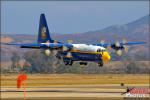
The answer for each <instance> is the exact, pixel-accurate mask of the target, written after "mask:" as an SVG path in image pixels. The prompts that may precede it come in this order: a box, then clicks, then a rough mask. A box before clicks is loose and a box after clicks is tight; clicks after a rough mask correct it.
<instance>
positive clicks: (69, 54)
mask: <svg viewBox="0 0 150 100" xmlns="http://www.w3.org/2000/svg"><path fill="white" fill-rule="evenodd" d="M67 42H68V44H72V43H73V40H68V41H67ZM72 49H73V48H72ZM63 50H65V51H67V54H66V57H68V58H72V53H71V52H70V50H69V48H67V47H66V46H63Z"/></svg>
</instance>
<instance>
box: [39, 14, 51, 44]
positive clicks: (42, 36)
mask: <svg viewBox="0 0 150 100" xmlns="http://www.w3.org/2000/svg"><path fill="white" fill-rule="evenodd" d="M37 42H38V43H45V42H53V40H52V39H51V37H50V34H49V29H48V26H47V22H46V18H45V15H44V14H41V16H40V23H39V32H38V41H37Z"/></svg>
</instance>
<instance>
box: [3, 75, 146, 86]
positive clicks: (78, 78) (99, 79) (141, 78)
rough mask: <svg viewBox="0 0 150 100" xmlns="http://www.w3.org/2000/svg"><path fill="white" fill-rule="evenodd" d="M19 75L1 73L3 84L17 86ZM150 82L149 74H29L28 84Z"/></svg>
mask: <svg viewBox="0 0 150 100" xmlns="http://www.w3.org/2000/svg"><path fill="white" fill-rule="evenodd" d="M16 80H17V75H14V74H13V75H1V86H16ZM120 83H124V84H149V75H147V74H99V75H97V74H84V75H80V74H33V75H31V74H29V75H28V79H27V81H26V85H27V86H51V85H94V84H95V85H96V84H120Z"/></svg>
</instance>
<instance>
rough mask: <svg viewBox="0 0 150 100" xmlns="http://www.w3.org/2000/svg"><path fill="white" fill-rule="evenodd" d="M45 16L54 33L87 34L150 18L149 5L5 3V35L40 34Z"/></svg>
mask: <svg viewBox="0 0 150 100" xmlns="http://www.w3.org/2000/svg"><path fill="white" fill-rule="evenodd" d="M41 13H45V15H46V19H47V23H48V27H49V31H50V32H51V33H61V34H71V33H84V32H88V31H95V30H101V29H103V28H106V27H108V26H111V25H121V24H126V23H128V22H132V21H134V20H137V19H139V18H141V17H143V16H145V15H148V14H149V1H2V2H1V33H2V34H37V33H38V27H39V17H40V14H41Z"/></svg>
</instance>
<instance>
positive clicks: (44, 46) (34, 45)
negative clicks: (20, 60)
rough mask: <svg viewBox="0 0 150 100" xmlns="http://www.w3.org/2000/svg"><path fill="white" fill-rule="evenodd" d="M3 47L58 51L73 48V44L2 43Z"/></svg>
mask: <svg viewBox="0 0 150 100" xmlns="http://www.w3.org/2000/svg"><path fill="white" fill-rule="evenodd" d="M1 44H3V45H14V46H19V47H20V48H31V49H32V48H33V49H57V48H62V47H64V46H65V47H67V48H72V47H73V46H72V45H71V44H62V43H28V44H21V43H1Z"/></svg>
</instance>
